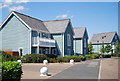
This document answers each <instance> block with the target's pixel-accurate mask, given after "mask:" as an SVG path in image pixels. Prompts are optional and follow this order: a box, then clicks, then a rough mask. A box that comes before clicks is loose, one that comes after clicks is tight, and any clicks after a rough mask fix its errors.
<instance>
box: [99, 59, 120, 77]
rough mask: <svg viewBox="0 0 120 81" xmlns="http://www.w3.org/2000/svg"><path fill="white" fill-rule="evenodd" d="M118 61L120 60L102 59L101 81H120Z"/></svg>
mask: <svg viewBox="0 0 120 81" xmlns="http://www.w3.org/2000/svg"><path fill="white" fill-rule="evenodd" d="M118 61H119V58H107V59H102V62H101V72H100V79H118V72H119V70H118V67H119V66H118ZM119 69H120V68H119ZM119 77H120V76H119Z"/></svg>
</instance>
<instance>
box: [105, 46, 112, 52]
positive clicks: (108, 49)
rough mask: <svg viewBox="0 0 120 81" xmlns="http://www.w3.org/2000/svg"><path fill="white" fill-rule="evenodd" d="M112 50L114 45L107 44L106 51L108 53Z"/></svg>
mask: <svg viewBox="0 0 120 81" xmlns="http://www.w3.org/2000/svg"><path fill="white" fill-rule="evenodd" d="M111 50H112V46H110V45H109V44H107V45H106V46H105V52H106V53H109V52H111Z"/></svg>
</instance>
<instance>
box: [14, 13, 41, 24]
mask: <svg viewBox="0 0 120 81" xmlns="http://www.w3.org/2000/svg"><path fill="white" fill-rule="evenodd" d="M13 12H14V13H18V14H20V15H24V16H27V17H30V18H32V19H35V20H38V21H41V22H43V21H42V20H39V19H37V18H34V17H31V16H29V15H26V14H22V13H19V12H16V11H13Z"/></svg>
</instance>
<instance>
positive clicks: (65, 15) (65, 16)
mask: <svg viewBox="0 0 120 81" xmlns="http://www.w3.org/2000/svg"><path fill="white" fill-rule="evenodd" d="M67 17H68V15H67V14H63V15H58V16H56V18H67Z"/></svg>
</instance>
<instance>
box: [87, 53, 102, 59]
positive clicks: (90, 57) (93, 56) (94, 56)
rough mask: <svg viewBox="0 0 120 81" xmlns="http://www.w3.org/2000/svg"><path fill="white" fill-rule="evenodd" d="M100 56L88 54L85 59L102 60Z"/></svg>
mask: <svg viewBox="0 0 120 81" xmlns="http://www.w3.org/2000/svg"><path fill="white" fill-rule="evenodd" d="M100 55H101V54H86V55H85V58H86V59H87V60H90V59H98V58H100Z"/></svg>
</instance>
